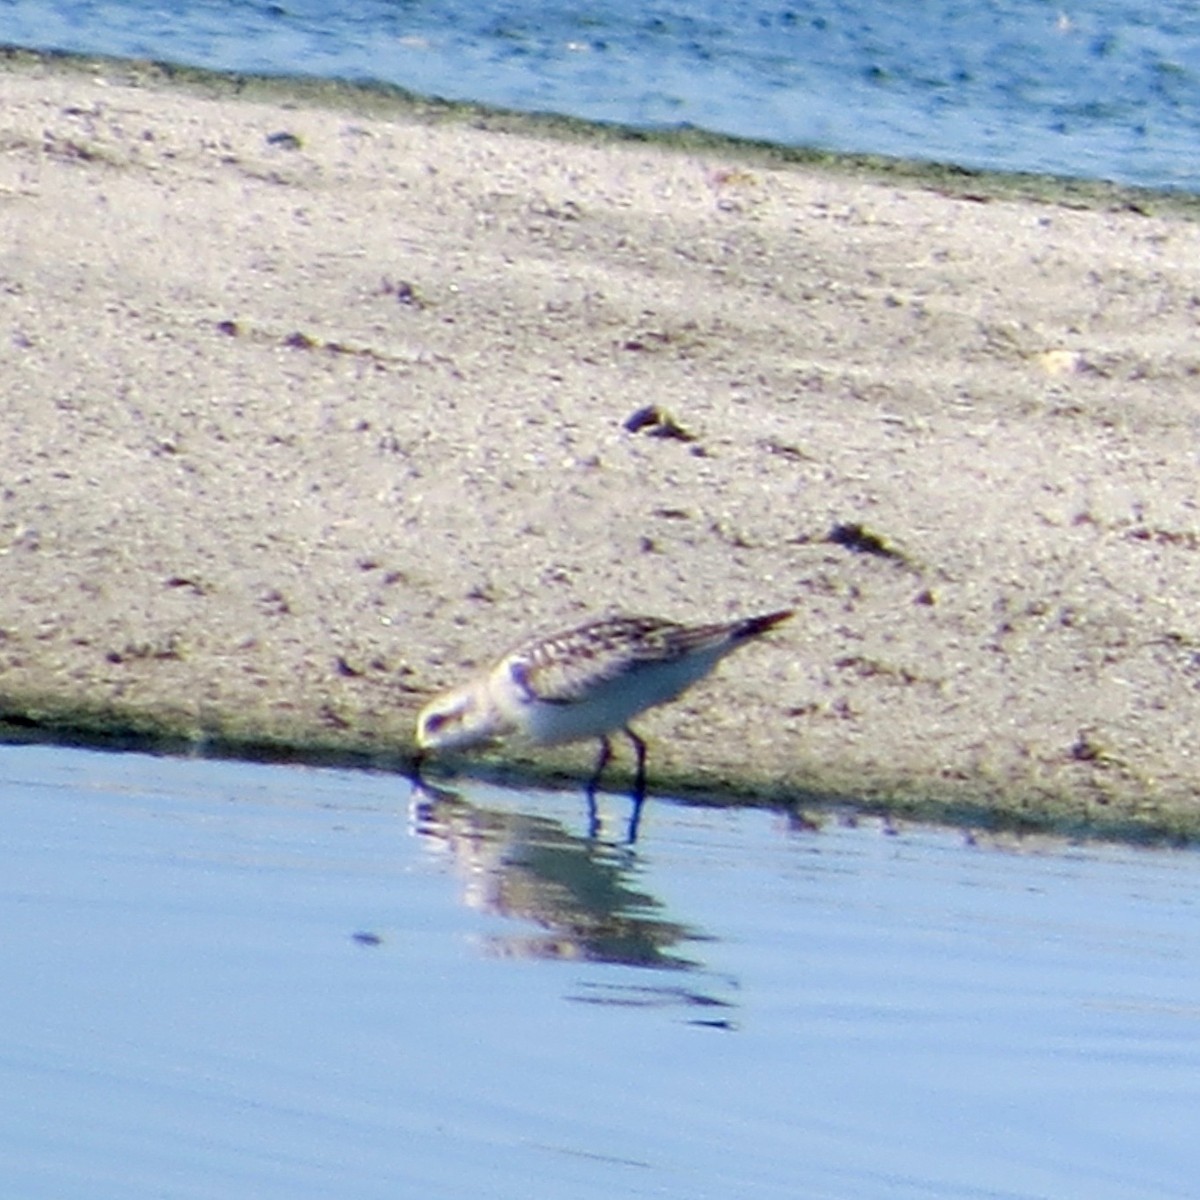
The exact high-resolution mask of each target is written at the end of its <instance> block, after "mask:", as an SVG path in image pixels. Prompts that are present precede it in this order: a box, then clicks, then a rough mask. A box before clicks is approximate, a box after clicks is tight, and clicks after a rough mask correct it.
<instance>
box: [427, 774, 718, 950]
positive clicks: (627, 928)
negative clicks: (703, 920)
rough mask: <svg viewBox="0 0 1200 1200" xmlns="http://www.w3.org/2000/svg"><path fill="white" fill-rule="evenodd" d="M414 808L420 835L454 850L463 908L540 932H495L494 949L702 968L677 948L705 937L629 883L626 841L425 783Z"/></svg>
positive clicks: (491, 940)
mask: <svg viewBox="0 0 1200 1200" xmlns="http://www.w3.org/2000/svg"><path fill="white" fill-rule="evenodd" d="M413 816H414V829H415V831H416V833H417V834H418V836H420V837H422V838H424V839H426V840H427V842H428V843H429V845H430V846H432V847H435V848H436V849H437V850H439V851H441V852H444V853H446V854H447V855H449V857H450V858H451V860H452V862H453V866H454V870H455V873H456V874H457V875H458V876H459V878H461V879H462V880H463V883H464V889H463V898H464V900H465V902H466V904H467V905H468V907H470V908H472V909H475V910H476V911H479V912H486V913H492V914H495V915H497V916H502V917H508V918H511V919H514V920H519V921H523V922H529V923H532V924H534V925H536V926H537V927H538V928H539V930H540V931H541V932H539V933H536V934H530V933H497V934H493V935H491V936H490V937H489V938H488V947H489V950H490V951H491V952H492V953H495V954H502V955H506V956H512V957H521V958H549V959H570V960H578V961H585V962H603V963H623V964H626V965H629V966H637V967H654V968H660V969H673V970H694V969H696V968H697V967H699V965H700V964H698V963H697V962H695V961H693V960H691V959H689V958H687V957H685V956H683V955H681V954H679V953H678V952H677V950H676V947H678V946H680V945H681V944H682V943H684V942H696V941H704V940H707V939H706V938H705V937H704V935H702V934H700V933H698V932H697V931H695V930H693V929H689V928H688V927H687V926H685V925H681V924H679V923H677V922H674V921H668V920H665V919H664V918H663V917H661V916H659V915H657V912H656V910H661V908H662V905H661V903H660V902H659V901H658V900H655V899H654V897H652V896H649V895H647V894H646V893H644V892H640V891H638V890H636V889H635V888H633V887H632V886H631V885H630V883H629V873H630V868H631V867H632V865H633V863H634V862H635V859H634V857H633V854H632V851H631V850H629V849H628V848H627V847H616V846H609V845H604V844H603V843H599V842H596V841H595V840H591V839H584V838H581V837H577V836H575V835H573V834H571V833H569V832H568V831H567V830H566V829H565V828H564V827H563V826H562V825H560V824H559V823H558V822H557V821H554V820H551V819H549V818H547V817H542V816H537V815H534V814H530V813H522V812H512V811H505V810H503V809H491V808H485V807H483V806H482V805H478V804H474V803H471V802H470V801H468V800H466V799H464V798H463V797H462V796H461V795H460V794H459V793H457V792H452V791H448V790H447V789H444V788H438V787H432V786H430V785H429V784H425V783H422V784H419V785H417V786H415V787H414V793H413Z"/></svg>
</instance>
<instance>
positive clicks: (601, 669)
mask: <svg viewBox="0 0 1200 1200" xmlns="http://www.w3.org/2000/svg"><path fill="white" fill-rule="evenodd" d="M711 628H713V629H716V628H719V627H717V626H713V627H711ZM699 632H700V631H699V630H693V629H688V628H687V627H686V626H683V625H678V624H676V623H675V622H673V621H662V620H658V619H657V618H655V617H608V618H606V619H604V620H600V621H593V622H591V623H590V624H587V625H581V626H579V628H577V629H570V630H567V631H565V632H563V633H557V634H551V635H550V636H549V637H543V638H537V639H534V640H532V641H529V642H525V643H523V644H522V645H520V646H518V647H517V648H516V649H514V650H512V651H511V652H510V653H509V654H508V655H506V656H505V660H506V661H507V663H508V670H509V674H510V675H511V676H512V679H513V681H514V682H515V683H516V684H517V685H518V687H520V688H521V689H522V690H523V691H524V692H525V694H526V695H527V696H528V697H529V698H530V699H536V700H540V701H542V702H543V703H544V704H575V703H578V702H579V701H580V700H582V699H584V698H585V697H586V696H587V695H589V694H590V693H591V692H592V691H594V690H595V689H596V688H597V687H599V686H602V685H603V684H605V683H608V682H610V681H612V680H613V679H617V678H619V677H621V676H623V675H631V674H634V673H636V671H637V670H638V668H639V667H640V666H647V665H650V664H652V663H660V662H669V661H670V660H672V659H674V658H678V657H679V656H680V655H683V654H687V653H690V652H691V650H692V649H694V648H695V646H696V642H695V641H694V640H693V639H692V638H691V636H690V635H692V634H694V633H699Z"/></svg>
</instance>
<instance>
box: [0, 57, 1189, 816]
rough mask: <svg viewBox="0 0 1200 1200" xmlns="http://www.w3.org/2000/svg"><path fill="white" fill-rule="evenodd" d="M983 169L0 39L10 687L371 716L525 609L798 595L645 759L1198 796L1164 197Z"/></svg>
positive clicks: (972, 808) (705, 773) (821, 788)
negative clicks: (271, 83)
mask: <svg viewBox="0 0 1200 1200" xmlns="http://www.w3.org/2000/svg"><path fill="white" fill-rule="evenodd" d="M1022 190H1023V186H1022V187H1015V186H1013V185H1012V184H1011V182H1010V183H1006V182H1005V181H1003V180H985V179H982V178H975V177H971V176H966V175H962V176H958V177H956V176H954V175H950V176H949V177H946V176H944V175H940V174H935V173H930V174H929V175H927V176H921V175H920V174H916V173H909V174H905V173H902V172H896V171H892V170H888V169H886V168H885V167H883V166H880V167H878V168H871V167H866V166H863V165H861V164H860V165H857V166H854V165H847V164H845V163H837V162H831V163H828V164H822V163H819V162H813V163H799V164H794V163H785V162H781V161H777V160H775V159H773V158H772V157H771V156H770V155H769V154H765V153H760V152H756V151H754V150H752V149H747V148H743V147H738V146H735V145H733V144H728V145H721V144H719V143H715V142H713V143H710V144H707V145H675V146H673V145H670V144H660V143H656V142H650V141H639V140H637V139H622V138H620V137H617V136H615V135H613V134H612V133H611V132H606V131H595V130H593V131H588V130H587V129H586V128H581V127H577V126H569V125H566V124H563V125H559V126H552V125H543V124H539V123H538V122H536V121H524V122H523V121H520V120H516V119H512V118H503V117H489V116H487V115H485V114H479V113H473V112H471V111H470V110H450V109H446V108H442V107H439V106H426V105H420V104H416V105H413V104H410V103H406V102H404V101H403V100H402V99H400V98H389V97H385V96H378V95H367V94H365V93H354V92H352V91H349V90H347V89H324V90H323V89H320V88H316V89H307V90H306V89H303V88H293V89H292V90H291V91H289V90H288V89H287V88H286V87H273V88H272V87H261V86H259V85H257V84H252V83H249V82H245V81H242V82H239V81H220V80H211V79H210V80H206V79H204V78H203V77H198V76H190V77H188V78H187V79H185V80H182V81H180V80H173V79H170V78H167V77H165V76H164V75H163V74H162V73H161V72H155V71H152V70H148V69H143V68H137V67H134V66H131V65H122V64H113V63H98V64H96V65H95V66H94V67H93V68H91V69H83V67H82V66H81V64H80V63H78V62H74V63H71V62H49V61H44V60H36V59H32V58H29V57H27V56H21V57H18V58H14V59H10V60H9V61H7V62H6V63H4V64H3V69H0V222H2V230H0V312H2V313H3V341H2V343H0V344H2V345H3V348H4V349H3V353H4V370H5V381H6V388H5V398H4V409H5V414H6V426H7V432H6V435H5V446H4V451H3V459H2V464H3V476H2V478H0V669H2V674H0V704H2V706H3V711H4V714H5V718H6V720H7V722H8V727H9V730H10V732H14V733H17V734H25V735H30V736H33V735H41V734H44V733H55V734H58V735H66V736H76V735H78V736H84V737H105V736H111V737H117V738H122V737H124V736H126V735H134V736H146V737H150V738H157V739H166V740H167V741H168V742H170V741H171V740H172V739H177V740H178V741H180V742H182V743H185V744H195V745H198V746H218V747H225V748H234V749H236V748H239V747H240V748H243V749H252V748H257V749H258V750H262V749H263V748H267V749H270V750H272V751H273V752H280V753H287V752H292V751H295V752H297V753H312V754H321V753H325V752H329V753H337V754H342V753H345V754H358V753H361V754H363V755H365V756H367V758H368V759H369V760H370V761H373V762H376V763H378V764H380V765H384V766H397V765H400V764H401V763H402V762H403V761H404V759H405V757H406V756H407V754H408V753H410V752H411V736H412V724H413V717H414V714H415V712H416V710H417V708H418V707H419V706H420V705H421V703H423V701H424V700H425V699H426V698H427V696H428V694H429V693H430V692H431V691H433V690H435V689H437V688H439V687H441V686H443V685H446V684H448V683H452V682H455V681H456V680H458V679H459V678H460V677H461V676H462V675H463V674H464V673H465V672H467V671H469V670H471V669H472V668H474V667H477V666H480V665H482V664H483V663H485V662H486V661H487V660H488V659H489V658H490V657H491V656H492V655H493V654H494V653H496V652H497V651H499V650H501V649H503V648H504V647H505V646H506V645H507V644H508V643H509V642H511V641H513V640H514V639H516V638H519V637H521V636H523V635H524V634H526V633H527V632H529V631H531V630H537V629H542V628H545V629H547V630H553V629H556V628H558V627H561V626H564V625H570V624H573V623H575V622H576V621H579V620H582V619H584V618H586V617H587V616H590V615H593V614H597V613H605V612H610V611H614V610H622V611H634V612H648V613H652V614H655V615H661V616H668V617H673V618H676V619H680V620H706V619H714V618H722V617H726V616H732V615H739V614H744V613H748V612H755V611H759V610H764V611H765V610H769V609H773V608H778V607H782V606H786V605H795V606H796V607H797V608H798V609H799V614H800V615H799V617H798V619H797V620H796V621H794V622H792V623H791V624H790V625H788V626H784V627H781V628H780V630H779V631H778V632H777V633H775V634H773V635H772V636H771V637H770V638H769V639H767V640H765V641H764V642H762V643H759V644H756V645H754V646H753V647H750V648H748V649H747V650H745V651H744V652H742V653H740V654H739V655H738V656H737V657H735V658H734V659H731V660H729V661H728V662H727V663H726V664H725V665H724V666H723V667H722V668H721V669H720V671H719V672H718V673H717V674H716V676H714V677H713V678H712V679H711V680H710V681H708V682H707V683H706V684H705V685H703V686H702V687H700V688H697V689H696V690H694V691H693V692H691V693H689V694H688V695H687V696H686V697H685V698H684V699H683V700H682V701H681V702H679V703H677V704H675V705H673V706H671V707H669V708H666V709H663V710H660V711H659V712H656V713H655V714H653V715H650V716H648V717H647V718H646V719H645V721H644V722H643V723H642V725H641V729H642V732H643V733H644V734H645V735H646V736H647V737H648V738H649V739H650V741H651V780H652V787H654V788H656V789H660V790H669V791H676V792H680V791H682V792H687V793H699V794H703V795H706V796H716V795H728V796H731V797H743V798H753V799H758V800H762V801H764V802H769V803H784V804H790V803H796V804H799V805H805V804H808V803H811V802H814V801H816V800H818V799H826V800H834V801H838V800H843V801H847V802H854V801H859V800H865V801H867V802H869V803H870V804H872V805H880V806H886V807H889V808H891V809H892V810H893V811H895V812H897V813H920V814H921V815H923V816H932V817H950V818H954V819H961V820H967V821H970V822H979V823H987V822H989V821H996V822H1003V823H1012V822H1018V823H1027V824H1028V825H1030V826H1032V827H1039V826H1044V827H1053V828H1057V829H1064V828H1066V829H1074V828H1077V829H1080V830H1088V831H1092V832H1100V833H1104V834H1117V835H1131V836H1142V835H1146V836H1157V835H1166V836H1192V835H1194V834H1196V833H1197V832H1198V831H1200V805H1198V804H1197V802H1196V799H1195V797H1194V790H1195V784H1196V782H1197V778H1198V774H1197V769H1196V761H1195V751H1194V743H1195V730H1196V728H1197V724H1198V722H1197V717H1198V716H1200V713H1198V704H1197V686H1198V685H1200V632H1198V631H1197V618H1196V614H1197V612H1198V611H1200V608H1198V601H1200V577H1198V573H1197V563H1198V561H1200V560H1198V551H1200V516H1198V513H1197V504H1196V487H1195V478H1196V462H1195V453H1196V447H1197V444H1198V443H1197V440H1196V439H1197V432H1198V430H1197V401H1196V376H1197V372H1198V371H1200V351H1198V350H1197V348H1196V338H1195V334H1196V323H1197V313H1198V312H1200V233H1198V227H1197V225H1196V224H1195V223H1193V221H1192V220H1190V219H1189V218H1188V216H1187V215H1186V213H1181V212H1179V211H1177V207H1176V206H1174V205H1172V204H1170V203H1168V202H1167V201H1166V200H1163V201H1162V202H1161V203H1155V202H1154V201H1153V199H1152V198H1150V199H1148V198H1146V197H1144V196H1142V197H1136V198H1132V199H1131V198H1130V197H1129V195H1128V194H1121V193H1116V192H1113V193H1112V194H1111V195H1110V196H1109V195H1106V194H1105V193H1103V192H1102V191H1101V192H1100V193H1099V195H1098V198H1096V197H1093V198H1092V199H1091V200H1090V201H1089V202H1088V203H1087V204H1083V203H1081V202H1079V201H1078V199H1077V196H1076V193H1075V192H1074V191H1073V190H1072V189H1066V190H1060V191H1058V192H1055V190H1054V189H1052V188H1051V189H1049V196H1045V195H1044V196H1041V197H1034V196H1026V195H1022V194H1020V193H1021V192H1022ZM1056 196H1057V199H1055V197H1056ZM647 408H652V409H655V410H656V411H657V416H656V418H654V419H648V420H647V419H645V418H643V420H644V422H645V423H643V424H642V425H641V427H640V428H636V429H630V428H629V427H628V426H629V425H631V424H632V425H635V426H636V425H637V424H638V422H636V421H634V422H631V421H630V418H631V417H632V416H633V415H634V414H636V413H638V412H639V411H640V410H644V409H647ZM591 756H592V750H591V748H590V747H581V748H571V749H567V750H564V751H561V752H554V753H552V754H547V753H537V754H533V753H527V752H521V751H519V750H513V749H510V750H507V751H501V752H498V753H497V754H494V755H490V756H486V757H483V758H480V757H475V758H471V759H463V760H459V762H458V763H457V765H458V766H459V767H460V768H464V769H466V768H469V767H471V766H472V765H479V764H481V763H485V764H490V766H491V768H494V769H497V770H501V771H505V772H509V773H511V774H513V775H514V776H516V777H524V778H530V779H532V778H538V777H543V778H544V777H546V776H545V774H544V773H546V772H549V773H559V772H566V773H578V772H580V771H585V770H586V768H587V766H588V765H590V762H591ZM539 773H543V774H539ZM616 779H618V780H619V776H617V777H616Z"/></svg>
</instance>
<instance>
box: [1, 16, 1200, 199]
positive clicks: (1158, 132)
mask: <svg viewBox="0 0 1200 1200" xmlns="http://www.w3.org/2000/svg"><path fill="white" fill-rule="evenodd" d="M0 42H3V43H10V44H17V45H21V46H27V47H34V48H42V49H49V48H55V49H63V50H70V51H75V52H82V53H104V54H112V55H118V56H125V57H140V58H151V59H161V60H170V61H174V62H178V63H185V64H190V65H196V66H203V67H208V68H212V69H216V70H227V71H249V72H260V73H271V74H304V75H313V76H322V77H338V78H342V79H348V80H355V81H366V80H375V81H383V82H387V83H392V84H398V85H400V86H403V87H405V88H408V89H410V90H413V91H416V92H419V93H422V94H428V95H438V96H442V97H445V98H450V99H460V100H473V101H479V102H483V103H487V104H492V105H500V106H507V107H513V108H517V109H521V110H530V111H533V110H546V111H554V112H559V113H566V114H571V115H576V116H581V117H586V118H590V119H596V120H603V121H616V122H621V123H628V124H634V125H639V126H646V127H656V128H661V127H673V126H679V125H694V126H699V127H703V128H706V129H710V130H714V131H719V132H723V133H729V134H736V135H740V136H745V137H752V138H759V139H765V140H768V141H773V142H779V143H784V144H788V145H799V146H808V147H817V148H827V149H832V150H841V151H864V152H874V153H881V154H887V155H900V156H905V157H914V158H919V159H926V160H934V161H945V162H953V163H958V164H961V165H964V166H969V167H986V168H995V169H1004V170H1018V171H1031V172H1038V173H1051V174H1059V175H1069V176H1079V177H1087V178H1102V179H1111V180H1115V181H1119V182H1123V183H1135V184H1141V185H1146V186H1152V187H1166V188H1179V189H1187V190H1196V189H1197V188H1200V165H1198V164H1200V157H1197V155H1196V154H1195V149H1196V144H1197V114H1198V113H1200V7H1198V6H1196V5H1195V4H1193V3H1190V2H1188V0H1163V2H1161V3H1157V4H1154V5H1146V4H1141V3H1136V2H1135V0H1094V2H1092V3H1089V4H1087V5H1083V4H1071V3H1061V4H1060V3H1047V2H1045V0H991V2H979V0H923V2H921V3H904V4H896V3H891V2H890V0H811V2H809V3H803V4H799V3H794V4H793V3H786V2H784V3H772V2H768V0H729V2H719V0H652V2H651V3H643V2H642V0H596V2H595V3H591V4H588V5H580V4H577V3H570V2H564V0H551V2H550V3H538V4H530V3H514V2H513V0H477V2H475V0H473V2H471V3H467V2H465V0H344V2H343V3H341V4H338V5H328V4H325V3H323V2H319V0H287V2H286V3H274V2H270V3H269V2H266V0H184V2H183V3H179V4H174V5H166V4H162V5H158V6H155V5H148V4H143V3H139V2H136V0H107V2H96V0H0Z"/></svg>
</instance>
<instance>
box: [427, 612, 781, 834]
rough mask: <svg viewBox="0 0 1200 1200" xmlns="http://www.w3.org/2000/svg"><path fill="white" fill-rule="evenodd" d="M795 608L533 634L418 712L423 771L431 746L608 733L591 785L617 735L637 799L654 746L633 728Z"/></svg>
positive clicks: (618, 621) (603, 623) (605, 623)
mask: <svg viewBox="0 0 1200 1200" xmlns="http://www.w3.org/2000/svg"><path fill="white" fill-rule="evenodd" d="M791 615H792V610H791V609H783V610H781V611H779V612H772V613H766V614H765V615H763V616H759V617H746V618H744V619H743V620H740V621H723V622H718V623H715V624H710V625H679V624H676V623H675V622H674V621H663V620H659V619H657V618H655V617H606V618H604V619H602V620H599V621H592V622H589V623H588V624H586V625H580V626H578V627H576V628H574V629H568V630H566V631H565V632H563V633H556V634H551V635H550V636H549V637H538V638H533V639H531V640H530V641H527V642H523V643H522V644H521V645H519V646H516V647H514V648H513V649H512V650H510V651H509V652H508V653H507V654H504V655H502V656H501V657H500V658H499V659H497V660H496V662H495V663H493V664H492V665H491V666H490V667H488V668H487V669H486V670H484V671H483V672H481V673H480V674H479V675H477V676H475V677H474V678H473V679H469V680H467V681H466V682H465V683H463V684H461V685H460V686H458V687H456V688H452V689H451V690H450V691H447V692H443V693H442V694H441V695H439V696H437V697H436V698H435V699H433V700H431V701H430V702H429V703H428V704H427V705H426V706H425V707H424V708H423V709H422V710H421V714H420V716H419V717H418V718H417V746H418V753H417V761H416V770H417V772H418V775H419V772H420V768H421V764H422V762H423V760H424V758H425V757H426V755H427V753H428V752H429V751H431V750H455V749H463V748H466V747H469V746H477V745H480V744H482V743H484V742H490V741H494V740H497V739H501V738H507V737H513V738H517V739H519V740H521V741H524V742H526V743H529V744H532V745H535V746H550V745H555V744H558V743H561V742H574V741H580V740H583V739H586V738H598V739H599V741H600V752H599V755H598V756H597V759H596V766H595V769H594V771H593V772H592V776H591V780H590V782H589V783H588V785H587V795H588V802H589V805H590V806H591V808H592V811H593V815H594V810H595V796H596V788H597V785H598V784H599V782H600V777H601V776H602V775H603V773H604V768H605V767H606V766H607V765H608V762H609V759H610V758H611V757H612V741H611V735H612V734H614V733H616V732H618V731H620V732H622V733H624V734H625V736H626V737H628V738H629V741H630V743H631V744H632V746H633V750H634V754H635V755H636V758H637V768H636V773H635V776H634V788H633V796H634V802H635V804H636V805H640V803H641V801H642V799H643V798H644V796H645V791H646V743H645V742H644V741H642V739H641V738H640V737H638V735H637V734H636V733H634V731H633V730H632V729H631V728H630V727H629V722H630V721H632V720H633V718H634V717H636V716H637V715H638V714H639V713H641V712H644V711H645V710H646V709H648V708H654V707H656V706H657V705H659V704H666V703H667V702H668V701H670V700H674V699H675V697H676V696H678V695H679V694H680V693H681V692H683V691H684V690H685V689H686V688H688V687H690V686H691V685H692V684H693V683H695V682H697V680H700V679H703V678H704V676H706V675H707V674H708V673H709V672H710V671H711V670H712V669H713V668H714V667H715V666H716V665H717V663H719V662H720V661H721V659H723V658H724V657H725V656H726V655H727V654H731V653H732V652H733V651H734V650H736V649H737V648H738V647H739V646H744V645H745V644H746V643H747V642H750V641H753V640H754V639H755V638H757V637H761V636H762V635H763V634H764V633H766V632H767V631H768V630H770V629H773V628H774V627H775V626H776V625H778V624H779V623H780V622H781V621H786V620H787V619H788V617H790V616H791Z"/></svg>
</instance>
